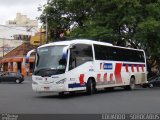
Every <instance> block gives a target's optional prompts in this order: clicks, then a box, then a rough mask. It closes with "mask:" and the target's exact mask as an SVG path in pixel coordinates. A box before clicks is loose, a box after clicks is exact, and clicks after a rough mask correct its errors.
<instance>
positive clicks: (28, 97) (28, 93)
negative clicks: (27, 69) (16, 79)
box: [0, 78, 160, 114]
mask: <svg viewBox="0 0 160 120" xmlns="http://www.w3.org/2000/svg"><path fill="white" fill-rule="evenodd" d="M159 93H160V88H152V89H150V88H145V89H144V88H136V89H135V90H134V91H126V90H123V89H120V88H117V89H116V90H114V91H104V90H100V91H98V93H96V94H94V95H91V96H88V95H86V94H85V93H83V92H82V93H77V94H71V95H65V96H64V97H59V96H58V95H57V94H44V93H43V94H38V93H35V92H33V91H32V88H31V80H30V78H26V79H25V81H24V82H23V83H22V84H15V83H0V113H14V114H57V113H58V114H61V113H62V114H90V113H93V114H95V113H96V114H98V113H100V114H101V113H158V112H159V111H160V94H159Z"/></svg>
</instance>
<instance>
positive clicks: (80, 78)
mask: <svg viewBox="0 0 160 120" xmlns="http://www.w3.org/2000/svg"><path fill="white" fill-rule="evenodd" d="M79 82H80V85H83V84H84V74H80V77H79Z"/></svg>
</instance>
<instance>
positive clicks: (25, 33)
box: [0, 13, 38, 57]
mask: <svg viewBox="0 0 160 120" xmlns="http://www.w3.org/2000/svg"><path fill="white" fill-rule="evenodd" d="M37 30H38V22H37V20H31V19H29V18H28V17H27V16H26V15H22V14H21V13H17V14H16V18H15V19H14V20H9V21H7V22H6V25H0V57H3V56H4V55H5V54H6V53H8V52H10V51H11V50H13V49H14V48H16V47H17V46H19V45H21V44H23V41H28V42H29V41H30V38H31V36H33V35H34V33H36V32H37Z"/></svg>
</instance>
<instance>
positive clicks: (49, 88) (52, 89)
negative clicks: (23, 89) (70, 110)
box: [32, 84, 67, 93]
mask: <svg viewBox="0 0 160 120" xmlns="http://www.w3.org/2000/svg"><path fill="white" fill-rule="evenodd" d="M32 90H33V91H35V92H40V93H59V92H65V91H67V89H66V87H65V85H64V84H60V85H55V84H54V85H47V84H43V85H39V84H32Z"/></svg>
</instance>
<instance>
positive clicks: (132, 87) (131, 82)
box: [125, 77, 135, 90]
mask: <svg viewBox="0 0 160 120" xmlns="http://www.w3.org/2000/svg"><path fill="white" fill-rule="evenodd" d="M125 89H126V90H134V89H135V78H134V77H131V79H130V83H129V85H127V86H126V87H125Z"/></svg>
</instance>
